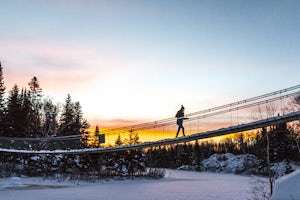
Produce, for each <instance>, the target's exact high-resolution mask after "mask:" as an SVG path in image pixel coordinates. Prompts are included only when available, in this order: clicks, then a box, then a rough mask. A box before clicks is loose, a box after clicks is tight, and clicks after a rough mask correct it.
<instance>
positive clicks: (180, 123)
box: [175, 105, 188, 137]
mask: <svg viewBox="0 0 300 200" xmlns="http://www.w3.org/2000/svg"><path fill="white" fill-rule="evenodd" d="M175 117H177V125H178V130H177V133H176V137H178V134H179V132H180V129H182V134H183V136H185V134H184V127H183V120H185V119H188V118H186V117H184V107H183V105H181V109H180V110H178V111H177V113H176V115H175Z"/></svg>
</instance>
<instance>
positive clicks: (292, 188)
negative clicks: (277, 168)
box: [271, 170, 300, 200]
mask: <svg viewBox="0 0 300 200" xmlns="http://www.w3.org/2000/svg"><path fill="white" fill-rule="evenodd" d="M283 199H285V200H298V199H300V170H297V171H295V172H293V173H291V174H289V175H286V176H283V177H281V178H279V179H277V181H276V184H275V190H274V193H273V195H272V197H271V200H283Z"/></svg>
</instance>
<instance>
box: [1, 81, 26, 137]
mask: <svg viewBox="0 0 300 200" xmlns="http://www.w3.org/2000/svg"><path fill="white" fill-rule="evenodd" d="M21 106H22V104H21V100H20V95H19V88H18V86H17V85H14V87H13V88H12V90H11V91H10V92H9V97H8V105H7V117H6V124H5V127H6V130H5V131H6V135H7V136H9V137H23V136H24V131H25V130H24V129H23V130H22V124H23V123H22V107H21Z"/></svg>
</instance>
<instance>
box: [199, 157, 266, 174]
mask: <svg viewBox="0 0 300 200" xmlns="http://www.w3.org/2000/svg"><path fill="white" fill-rule="evenodd" d="M259 165H260V161H259V160H258V158H257V157H256V156H254V155H251V154H242V155H233V154H231V153H226V154H213V155H212V156H210V157H209V158H208V159H206V160H203V161H202V162H201V170H203V171H213V172H224V173H235V174H241V173H244V174H253V173H256V172H257V169H258V166H259Z"/></svg>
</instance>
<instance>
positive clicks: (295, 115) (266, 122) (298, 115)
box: [0, 111, 300, 154]
mask: <svg viewBox="0 0 300 200" xmlns="http://www.w3.org/2000/svg"><path fill="white" fill-rule="evenodd" d="M296 120H300V111H296V112H292V113H289V114H286V115H282V116H278V117H272V118H268V119H263V120H258V121H254V122H250V123H247V124H241V125H237V126H230V127H227V128H221V129H218V130H213V131H207V132H202V133H196V134H192V135H189V136H184V137H180V138H171V139H165V140H158V141H155V142H144V143H141V144H133V145H124V146H115V147H107V148H87V149H73V150H39V151H32V150H16V149H4V148H0V151H1V152H15V153H30V154H85V153H105V152H115V151H123V150H131V149H144V148H150V147H155V146H162V145H171V144H176V143H182V142H190V141H195V140H201V139H206V138H211V137H216V136H222V135H227V134H232V133H238V132H242V131H248V130H253V129H257V128H263V127H267V126H272V125H276V124H280V123H284V122H291V121H296Z"/></svg>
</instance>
